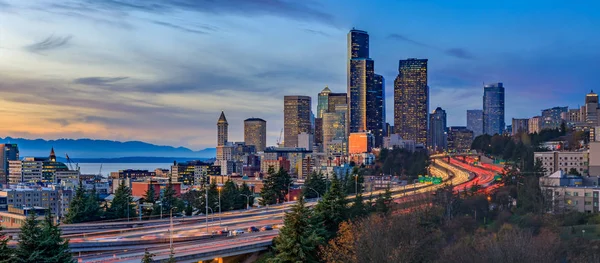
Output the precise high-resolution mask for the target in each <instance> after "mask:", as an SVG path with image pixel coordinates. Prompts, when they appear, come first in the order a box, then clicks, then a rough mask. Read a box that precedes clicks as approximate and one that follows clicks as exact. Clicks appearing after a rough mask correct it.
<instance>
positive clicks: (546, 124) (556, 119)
mask: <svg viewBox="0 0 600 263" xmlns="http://www.w3.org/2000/svg"><path fill="white" fill-rule="evenodd" d="M586 99H587V98H586ZM568 111H569V108H568V107H554V108H550V109H545V110H542V123H541V126H542V127H541V128H542V130H544V129H558V128H560V125H561V124H562V123H563V118H562V117H561V116H562V115H563V114H564V113H566V112H568Z"/></svg>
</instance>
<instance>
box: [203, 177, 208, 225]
mask: <svg viewBox="0 0 600 263" xmlns="http://www.w3.org/2000/svg"><path fill="white" fill-rule="evenodd" d="M204 190H205V192H206V195H205V196H204V203H205V204H206V233H208V184H205V185H204Z"/></svg>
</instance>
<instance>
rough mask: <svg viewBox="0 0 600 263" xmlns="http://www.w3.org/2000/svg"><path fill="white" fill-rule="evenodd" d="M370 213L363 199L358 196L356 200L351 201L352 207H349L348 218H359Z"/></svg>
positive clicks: (369, 208)
mask: <svg viewBox="0 0 600 263" xmlns="http://www.w3.org/2000/svg"><path fill="white" fill-rule="evenodd" d="M370 212H371V207H370V206H367V205H365V199H364V198H363V195H362V194H358V195H357V196H356V198H354V200H353V201H352V206H351V207H350V211H349V213H350V217H351V218H353V219H354V218H360V217H363V216H366V215H368V214H369V213H370Z"/></svg>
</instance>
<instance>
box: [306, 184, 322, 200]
mask: <svg viewBox="0 0 600 263" xmlns="http://www.w3.org/2000/svg"><path fill="white" fill-rule="evenodd" d="M306 188H307V189H309V190H313V191H314V192H315V193H317V202H318V201H319V200H321V194H319V192H317V190H315V189H312V188H310V187H306Z"/></svg>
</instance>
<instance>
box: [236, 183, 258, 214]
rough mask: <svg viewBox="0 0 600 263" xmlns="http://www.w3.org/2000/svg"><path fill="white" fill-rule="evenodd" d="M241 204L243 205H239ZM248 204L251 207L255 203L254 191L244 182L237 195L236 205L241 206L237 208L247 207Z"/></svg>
mask: <svg viewBox="0 0 600 263" xmlns="http://www.w3.org/2000/svg"><path fill="white" fill-rule="evenodd" d="M242 194H243V195H242ZM244 195H245V196H244ZM246 196H249V197H250V198H247V197H246ZM239 204H241V206H238V205H239ZM246 205H248V206H250V207H252V206H253V205H254V193H253V192H252V191H251V190H250V187H248V185H247V184H246V183H245V182H244V183H243V184H242V186H241V187H240V194H239V195H238V196H237V202H236V207H239V208H237V209H246Z"/></svg>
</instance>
